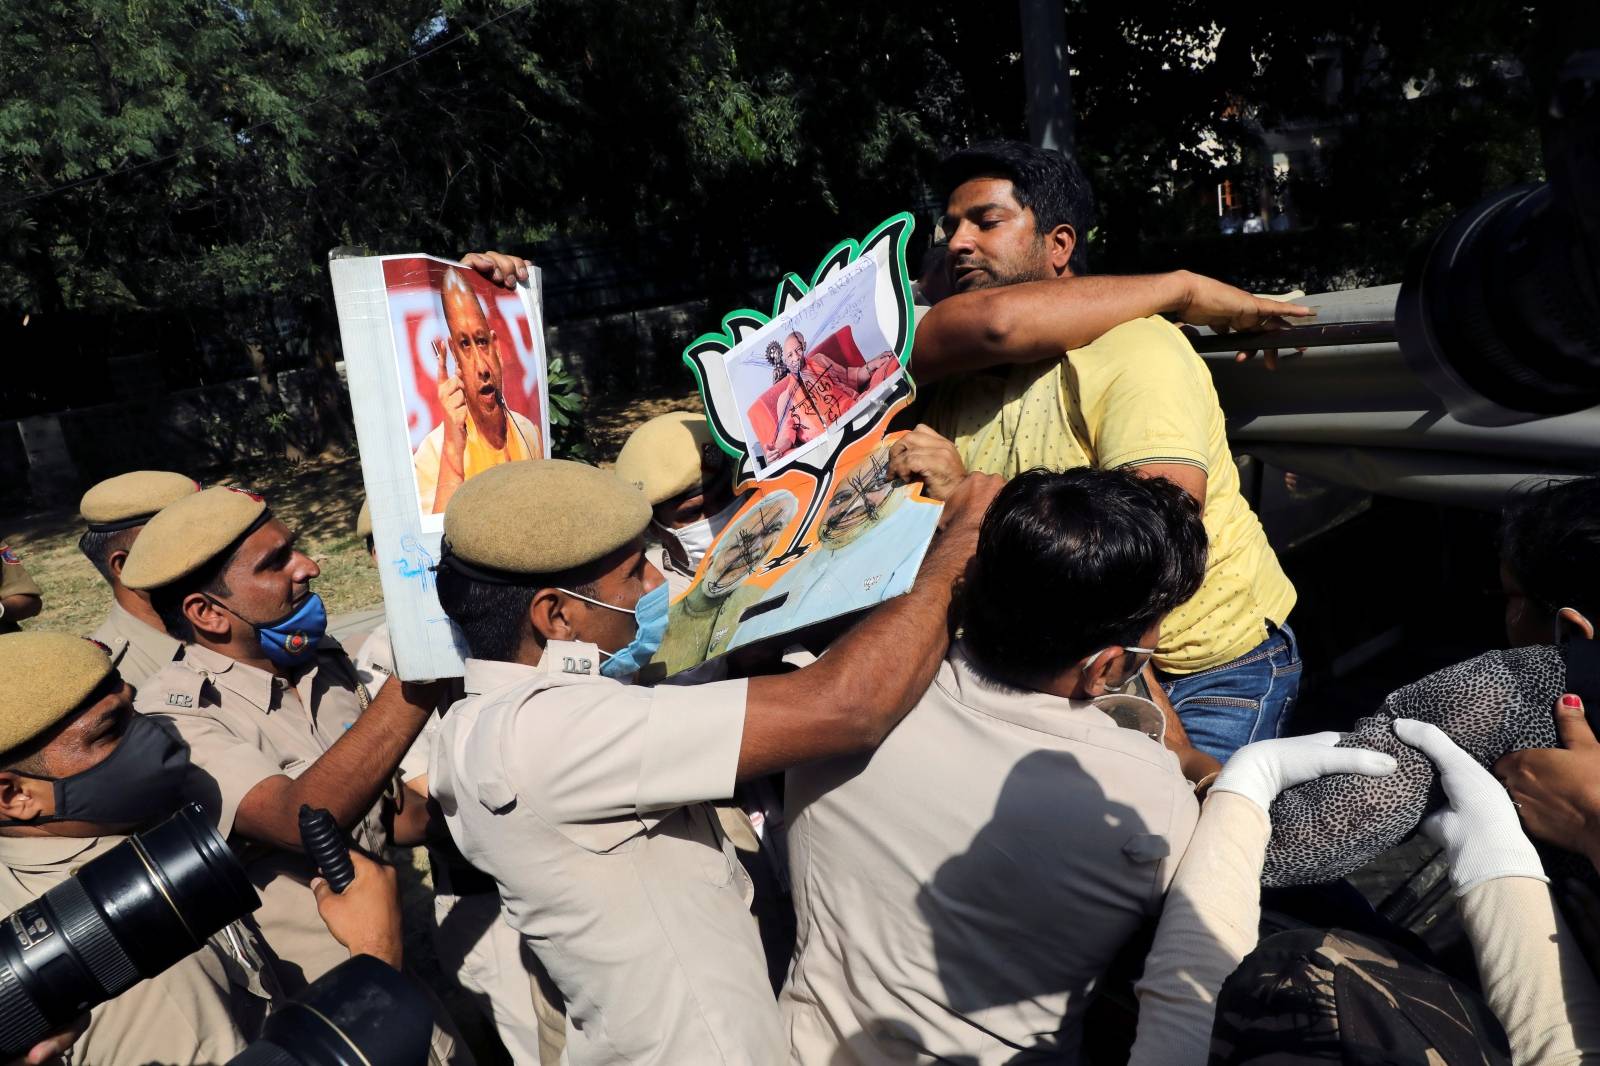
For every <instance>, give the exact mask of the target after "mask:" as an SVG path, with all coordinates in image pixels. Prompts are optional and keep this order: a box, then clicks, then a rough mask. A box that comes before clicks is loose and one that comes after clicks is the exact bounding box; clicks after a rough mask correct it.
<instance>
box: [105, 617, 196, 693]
mask: <svg viewBox="0 0 1600 1066" xmlns="http://www.w3.org/2000/svg"><path fill="white" fill-rule="evenodd" d="M90 636H91V637H93V638H94V639H95V640H98V641H99V642H100V643H102V644H104V645H105V646H106V647H107V648H110V649H111V665H112V666H115V667H116V668H117V672H118V673H120V674H121V675H122V680H124V681H126V682H127V683H128V684H130V685H132V686H133V687H134V688H139V687H140V686H142V685H143V684H144V683H145V682H146V681H147V680H149V679H150V678H151V677H154V676H155V675H156V674H158V673H160V672H161V670H162V668H163V667H165V666H166V665H167V664H168V663H170V662H172V660H174V659H176V658H177V657H178V656H179V655H180V654H182V652H183V644H182V642H181V641H177V640H174V639H173V638H172V637H169V636H167V634H166V632H165V631H164V630H160V629H156V628H155V627H154V626H152V625H150V624H149V623H148V622H142V621H140V620H139V619H137V618H135V617H134V616H133V615H132V613H130V612H129V611H128V609H127V608H125V607H123V606H122V604H120V603H117V602H116V601H112V604H111V612H110V613H109V614H107V615H106V618H105V621H103V622H101V623H100V628H99V629H96V630H95V631H94V632H93V633H91V634H90Z"/></svg>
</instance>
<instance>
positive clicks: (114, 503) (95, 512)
mask: <svg viewBox="0 0 1600 1066" xmlns="http://www.w3.org/2000/svg"><path fill="white" fill-rule="evenodd" d="M199 491H200V483H199V482H197V481H195V479H194V478H192V477H189V476H187V475H185V474H174V473H173V472H172V471H170V470H135V471H133V472H132V473H129V474H118V475H117V476H116V477H113V478H107V479H106V480H104V481H102V482H100V484H98V485H96V486H95V487H94V488H92V489H90V490H89V491H88V492H86V493H84V494H83V499H82V501H80V502H79V504H78V513H79V514H81V515H83V520H84V521H85V522H88V523H89V529H90V530H91V531H92V532H95V533H111V532H115V531H116V530H119V529H131V528H132V527H134V526H138V525H143V524H144V522H145V521H146V520H147V519H148V518H149V517H150V516H151V515H153V514H155V513H156V512H157V511H159V510H161V508H163V507H165V506H166V505H167V504H169V503H173V502H175V501H177V500H181V499H183V498H184V497H185V496H192V495H194V494H195V493H197V492H199Z"/></svg>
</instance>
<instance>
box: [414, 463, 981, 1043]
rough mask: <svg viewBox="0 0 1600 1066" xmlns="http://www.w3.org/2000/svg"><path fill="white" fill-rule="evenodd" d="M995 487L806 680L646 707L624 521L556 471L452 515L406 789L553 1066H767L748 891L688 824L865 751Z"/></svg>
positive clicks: (638, 506)
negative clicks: (523, 1000)
mask: <svg viewBox="0 0 1600 1066" xmlns="http://www.w3.org/2000/svg"><path fill="white" fill-rule="evenodd" d="M997 485H998V481H997V479H990V478H986V477H983V476H978V477H976V478H969V479H968V480H967V482H966V483H965V484H964V485H963V486H962V487H961V489H960V490H958V491H957V492H956V493H955V494H954V496H953V497H952V499H951V501H950V503H949V505H948V506H947V509H946V512H945V520H946V525H945V528H944V531H943V533H942V535H941V536H939V537H938V538H936V539H935V541H934V543H933V545H932V547H931V548H930V549H929V552H928V556H927V560H926V562H925V563H924V565H923V569H922V572H921V574H920V575H919V577H918V580H917V583H916V586H915V587H914V588H913V589H912V591H911V592H910V593H908V594H907V595H905V596H903V597H900V598H898V599H896V600H894V601H892V602H890V603H887V604H884V605H883V606H881V607H879V608H878V609H877V610H876V611H874V612H873V613H872V614H871V615H870V616H868V617H867V618H865V619H864V620H862V621H861V622H860V623H859V624H858V625H857V626H856V627H855V628H854V629H852V630H851V631H850V632H849V633H848V634H846V635H845V636H844V637H843V638H841V639H840V640H839V641H838V642H836V643H835V644H834V646H833V647H832V649H831V650H830V651H829V653H828V654H827V655H826V656H824V657H823V658H822V659H821V660H819V661H818V662H817V663H815V664H814V665H811V666H807V667H805V668H804V669H801V670H797V671H794V672H792V673H788V674H784V675H780V676H774V677H758V678H752V679H749V680H745V679H738V680H729V681H721V682H717V683H714V684H706V685H692V686H690V685H661V686H657V687H656V688H654V689H646V688H643V687H639V686H636V685H631V684H629V683H628V682H629V681H630V680H631V679H632V675H633V674H634V673H635V672H636V671H637V669H638V667H639V666H640V665H642V664H643V663H644V662H646V661H648V660H649V658H650V655H651V653H652V651H653V648H652V645H654V644H655V643H657V642H659V640H660V638H661V633H662V630H663V628H664V626H665V621H666V616H665V615H666V613H665V608H666V586H665V585H664V583H663V581H662V577H661V574H660V572H659V571H657V570H656V568H655V567H654V566H651V565H650V563H649V562H648V561H647V560H646V559H645V554H644V532H645V527H646V526H648V525H649V523H650V519H651V511H650V505H649V503H648V502H646V499H645V497H644V496H643V495H642V494H641V493H640V492H639V491H637V490H635V489H633V488H632V487H631V486H629V485H627V484H626V483H624V482H623V481H622V480H621V479H620V478H618V477H616V476H615V475H614V474H612V473H609V472H606V471H601V470H596V469H595V468H593V467H589V466H585V465H583V464H580V463H572V462H566V461H562V460H533V461H530V462H523V463H508V464H506V465H504V466H500V467H497V468H495V469H493V470H489V471H486V472H484V473H482V474H479V475H478V476H477V477H476V478H473V479H472V480H471V481H468V482H467V483H466V484H465V485H463V486H462V487H461V488H460V489H459V490H458V491H457V493H456V495H455V496H454V498H452V500H451V501H450V506H449V508H448V510H447V511H446V512H445V527H444V548H443V551H442V557H441V561H440V564H439V575H438V589H439V599H440V603H441V605H442V606H443V607H444V610H445V612H446V613H447V614H449V615H450V617H451V618H452V620H454V621H455V622H456V623H457V625H459V626H460V627H461V630H462V632H463V634H464V635H465V638H466V642H467V645H468V647H469V648H470V649H471V652H472V655H473V657H472V658H469V659H468V660H467V664H466V677H465V685H466V691H467V697H466V698H465V699H464V700H462V701H461V702H460V703H457V704H456V705H455V706H454V707H452V708H451V709H450V712H449V714H447V715H446V716H445V718H444V721H443V723H442V724H441V726H440V728H439V733H438V736H437V737H436V738H435V741H434V746H433V757H432V759H431V760H430V763H429V782H430V787H431V789H432V792H433V796H434V799H435V800H436V801H437V802H438V803H439V805H440V807H441V809H442V811H443V813H444V816H445V821H446V824H447V825H448V826H449V829H450V834H451V836H452V837H453V838H454V839H455V841H456V843H457V844H458V845H459V846H460V848H461V851H462V853H463V854H464V855H465V856H466V857H467V859H468V860H469V861H471V862H472V864H473V865H474V866H476V867H478V868H479V869H481V870H483V871H484V872H485V873H488V874H489V875H490V876H492V877H494V879H495V880H496V882H497V883H498V884H499V886H500V894H501V898H502V900H503V902H504V904H505V907H506V911H507V914H508V916H509V917H510V920H511V922H512V924H513V925H515V926H516V927H517V928H518V929H519V930H521V932H522V933H523V934H524V935H525V936H526V937H527V938H528V939H529V942H530V943H531V944H532V946H533V950H534V953H535V954H536V955H537V956H538V957H539V959H540V961H542V962H543V963H544V964H545V967H546V969H547V970H548V971H549V973H550V976H551V977H552V978H553V980H554V982H555V984H556V986H557V987H558V989H559V990H560V992H561V994H562V996H563V997H564V998H565V1000H566V1006H567V1016H568V1020H569V1024H568V1030H567V1055H568V1061H569V1062H570V1063H571V1066H590V1064H594V1063H612V1062H660V1063H696V1064H713V1063H740V1064H745V1063H749V1064H759V1066H769V1064H771V1063H774V1062H778V1061H780V1060H781V1058H782V1057H783V1054H784V1052H783V1048H784V1043H785V1041H784V1038H783V1034H782V1032H781V1030H780V1026H779V1021H778V1012H777V1007H776V1004H775V1002H774V1001H773V997H772V994H771V991H770V988H769V986H768V984H767V974H766V965H765V961H764V959H763V958H762V951H761V944H760V942H759V940H758V938H757V935H756V928H755V923H754V920H753V919H752V917H751V915H750V912H749V909H748V907H749V903H750V888H749V879H748V877H747V876H746V875H745V873H744V870H743V869H742V868H741V866H740V864H739V863H738V861H737V860H736V859H735V858H734V856H733V853H732V851H733V849H732V845H731V844H730V843H729V842H728V840H727V838H726V836H725V834H724V832H723V830H722V828H721V826H720V824H719V821H718V819H717V816H716V814H715V812H714V811H713V810H712V807H711V804H712V803H714V802H717V801H725V800H727V799H728V798H729V797H731V796H732V795H733V790H734V785H735V783H736V782H737V781H739V780H742V779H748V778H753V777H759V776H762V775H766V774H771V773H775V772H777V771H779V770H783V769H785V768H787V767H789V766H792V765H795V764H797V763H800V762H805V761H807V760H811V759H817V758H823V757H826V756H830V755H840V754H845V753H850V752H857V751H863V750H867V749H869V748H871V747H872V746H873V745H875V744H877V743H878V742H880V741H881V740H882V738H883V736H884V735H885V734H886V733H887V732H888V730H889V729H891V728H892V727H893V726H894V724H895V723H896V722H897V721H899V719H900V717H901V716H902V715H903V714H904V713H905V712H906V710H907V709H908V708H909V707H910V706H911V705H912V704H913V703H914V702H915V701H916V699H917V697H918V696H920V695H921V694H922V691H923V690H924V689H925V688H926V687H927V685H928V682H929V681H930V680H931V679H932V676H933V672H934V670H935V669H936V668H937V665H938V662H939V660H940V658H941V657H942V656H943V654H944V651H945V648H946V646H947V643H948V637H947V630H946V619H947V614H948V611H949V608H950V603H951V598H952V594H953V587H954V584H955V581H956V580H957V578H958V577H959V575H960V574H961V573H962V571H963V569H964V568H965V566H966V563H967V560H968V559H969V558H970V556H971V553H972V550H973V546H974V543H975V540H976V528H977V524H978V521H979V519H980V518H981V516H982V513H983V509H984V507H985V506H986V505H987V503H988V500H989V497H990V496H991V495H992V493H993V491H994V490H995V488H996V487H997Z"/></svg>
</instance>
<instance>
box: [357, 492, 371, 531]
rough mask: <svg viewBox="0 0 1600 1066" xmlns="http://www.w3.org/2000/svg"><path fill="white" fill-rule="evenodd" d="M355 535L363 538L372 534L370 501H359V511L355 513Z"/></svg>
mask: <svg viewBox="0 0 1600 1066" xmlns="http://www.w3.org/2000/svg"><path fill="white" fill-rule="evenodd" d="M356 536H358V537H361V538H363V539H365V538H367V537H370V536H372V501H370V500H362V501H361V513H360V514H358V515H356Z"/></svg>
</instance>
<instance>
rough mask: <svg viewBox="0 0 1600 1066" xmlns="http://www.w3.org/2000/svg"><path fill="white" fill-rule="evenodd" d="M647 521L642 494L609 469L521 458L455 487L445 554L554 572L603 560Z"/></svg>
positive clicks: (496, 566) (474, 563)
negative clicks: (457, 487)
mask: <svg viewBox="0 0 1600 1066" xmlns="http://www.w3.org/2000/svg"><path fill="white" fill-rule="evenodd" d="M649 524H650V505H649V504H648V503H646V502H645V498H644V496H643V495H641V494H640V493H639V491H638V490H637V489H634V488H633V487H632V486H630V485H628V484H626V483H625V482H624V481H623V480H622V479H621V478H619V477H617V476H616V475H615V474H613V473H612V472H611V471H609V470H599V469H596V468H595V467H592V466H588V465H585V464H584V463H574V462H571V461H569V460H566V459H524V460H521V461H519V462H514V463H502V464H500V465H499V466H496V467H492V468H490V469H488V470H485V471H484V472H483V473H481V474H477V475H475V476H473V477H471V478H469V479H467V481H466V483H465V484H463V485H462V486H461V487H460V488H459V489H457V490H456V492H455V495H454V496H451V497H450V505H449V506H448V507H446V508H445V512H444V541H445V548H446V554H447V555H448V556H454V557H455V558H456V559H457V560H460V561H461V562H465V563H467V564H468V565H469V566H470V567H473V568H482V569H484V570H489V571H498V572H499V573H502V574H513V575H515V574H555V573H560V572H561V571H563V570H570V569H572V568H573V567H575V566H583V565H585V564H586V563H592V562H594V561H595V560H596V559H601V558H604V557H605V556H607V555H609V554H610V553H612V552H614V551H616V550H617V549H618V548H620V547H622V546H623V545H624V544H627V543H628V542H629V541H631V540H633V538H635V537H637V536H638V535H639V534H641V533H643V532H644V528H645V526H647V525H649ZM469 573H470V571H469ZM475 576H485V575H481V574H480V575H475ZM490 579H491V580H492V578H490Z"/></svg>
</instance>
